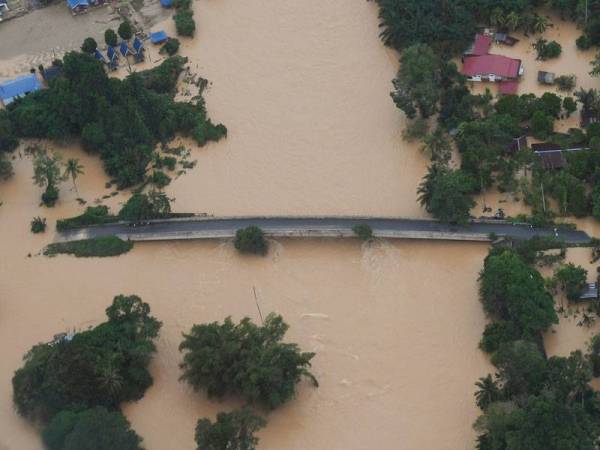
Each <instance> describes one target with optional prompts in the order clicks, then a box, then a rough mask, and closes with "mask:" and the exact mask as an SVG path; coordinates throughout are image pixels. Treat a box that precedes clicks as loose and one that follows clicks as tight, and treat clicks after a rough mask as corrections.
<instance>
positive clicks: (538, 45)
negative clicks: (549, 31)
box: [533, 38, 562, 61]
mask: <svg viewBox="0 0 600 450" xmlns="http://www.w3.org/2000/svg"><path fill="white" fill-rule="evenodd" d="M533 48H534V49H535V50H536V51H537V59H539V60H542V61H545V60H547V59H552V58H558V57H559V56H560V54H561V52H562V47H561V45H560V44H559V43H558V42H556V41H550V42H548V41H547V40H546V39H543V38H539V39H538V40H537V41H536V42H535V43H534V44H533Z"/></svg>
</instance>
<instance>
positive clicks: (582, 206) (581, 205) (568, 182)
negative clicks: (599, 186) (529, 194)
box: [547, 171, 590, 217]
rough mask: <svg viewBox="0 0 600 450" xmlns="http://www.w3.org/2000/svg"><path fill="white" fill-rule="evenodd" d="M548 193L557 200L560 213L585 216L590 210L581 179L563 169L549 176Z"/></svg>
mask: <svg viewBox="0 0 600 450" xmlns="http://www.w3.org/2000/svg"><path fill="white" fill-rule="evenodd" d="M547 191H548V194H549V195H550V196H551V197H553V198H554V199H555V200H556V201H557V202H558V207H559V211H560V213H561V214H562V215H573V216H576V217H585V216H586V215H588V214H589V212H590V201H589V198H588V195H587V192H586V186H585V184H584V182H583V181H581V180H579V179H578V178H577V177H575V176H574V175H572V174H570V173H568V172H566V171H563V172H560V173H558V174H555V175H553V176H551V177H550V178H549V184H548V186H547Z"/></svg>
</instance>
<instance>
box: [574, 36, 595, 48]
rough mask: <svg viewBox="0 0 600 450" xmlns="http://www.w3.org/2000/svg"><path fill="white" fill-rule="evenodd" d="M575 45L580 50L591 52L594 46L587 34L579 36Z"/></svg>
mask: <svg viewBox="0 0 600 450" xmlns="http://www.w3.org/2000/svg"><path fill="white" fill-rule="evenodd" d="M575 44H576V45H577V48H578V49H579V50H589V49H590V48H592V46H593V43H592V40H591V39H590V38H589V36H587V35H586V34H582V35H581V36H579V37H578V38H577V40H576V41H575Z"/></svg>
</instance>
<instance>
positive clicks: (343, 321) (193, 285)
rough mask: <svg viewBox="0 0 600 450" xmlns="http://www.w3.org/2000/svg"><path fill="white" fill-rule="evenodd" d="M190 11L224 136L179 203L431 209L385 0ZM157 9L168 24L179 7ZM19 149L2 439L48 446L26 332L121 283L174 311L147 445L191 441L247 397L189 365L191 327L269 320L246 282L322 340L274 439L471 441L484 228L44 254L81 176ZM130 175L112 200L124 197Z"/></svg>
mask: <svg viewBox="0 0 600 450" xmlns="http://www.w3.org/2000/svg"><path fill="white" fill-rule="evenodd" d="M195 11H196V13H195V18H196V21H197V27H198V32H197V36H196V38H195V39H194V40H193V41H186V42H184V43H183V50H182V52H183V54H184V55H186V56H188V57H189V58H190V60H191V64H192V67H193V68H194V70H195V71H197V72H198V73H199V74H200V75H202V76H203V77H205V78H207V79H208V80H210V81H211V83H212V84H211V86H210V88H209V90H208V93H207V95H206V98H207V105H208V109H209V112H210V115H211V116H212V117H213V119H214V120H215V122H223V123H224V124H226V125H227V126H228V128H229V136H228V138H227V140H225V141H222V142H219V143H218V144H211V145H209V146H207V147H205V148H203V149H194V150H193V153H194V158H195V159H197V160H198V165H197V166H196V168H195V169H193V170H191V171H189V172H188V173H187V174H186V175H184V176H182V177H180V178H179V179H177V180H175V181H174V182H173V183H172V185H171V186H169V189H168V193H169V195H172V196H174V197H175V198H176V202H175V209H176V210H177V211H193V212H206V213H209V214H214V215H262V214H265V215H268V214H292V215H308V214H323V215H325V214H327V215H354V214H356V215H378V216H406V217H424V216H425V213H424V211H423V210H422V209H421V208H420V207H419V205H418V204H417V202H416V198H415V197H416V196H415V191H416V186H417V184H418V182H419V181H420V179H421V177H422V176H423V174H424V172H425V170H426V165H427V160H426V158H425V157H424V156H423V155H421V154H420V152H419V150H418V146H417V145H407V144H406V143H404V142H403V141H402V139H401V131H402V129H403V126H404V121H403V117H402V115H401V114H400V113H399V112H398V111H397V110H396V108H395V107H394V105H393V103H392V101H391V99H390V98H389V91H390V89H391V83H390V80H391V79H392V78H393V77H394V75H395V72H396V70H397V64H398V55H397V54H396V53H395V52H393V51H390V50H388V49H385V48H384V47H383V46H382V45H381V43H380V41H379V39H378V37H377V35H378V28H377V11H376V8H375V6H374V5H373V4H372V3H367V2H365V1H353V2H348V1H347V0H346V1H344V0H329V1H327V2H323V1H317V0H306V1H304V2H298V1H297V0H280V1H278V2H266V1H263V0H261V1H258V0H257V1H254V2H235V1H231V0H219V1H214V0H210V1H209V0H202V1H198V2H196V4H195ZM15 23H16V21H15ZM158 28H163V29H166V30H167V31H168V32H169V33H171V34H172V33H173V27H172V22H171V21H170V20H169V21H167V22H165V23H162V24H160V25H157V26H156V27H155V29H158ZM565 51H567V49H566V48H565ZM578 70H579V68H578ZM582 70H587V67H586V68H585V69H582ZM56 150H58V151H59V152H61V153H62V154H63V156H64V157H65V158H67V157H77V158H79V159H80V160H81V162H82V163H83V165H84V166H85V169H84V170H85V175H83V176H82V177H81V178H80V180H79V181H78V188H79V192H80V195H81V197H83V198H84V199H86V200H87V201H88V203H89V204H93V203H94V200H95V199H98V198H101V197H102V196H105V195H110V193H111V190H110V189H106V188H105V186H104V185H105V182H106V181H107V179H106V177H105V175H104V173H103V171H102V168H101V166H100V163H99V160H98V159H97V158H94V157H91V156H87V155H85V154H84V153H83V152H81V151H80V150H79V149H78V148H77V146H68V147H65V148H60V147H56ZM21 154H22V152H21ZM18 155H19V154H18V153H17V154H16V159H15V160H14V165H15V172H16V175H15V177H14V178H13V179H12V180H10V181H9V182H7V183H3V184H2V185H1V186H0V201H2V202H4V204H3V206H2V207H0V224H1V225H2V227H1V229H2V230H3V233H1V234H0V247H1V248H2V252H3V255H2V256H3V257H2V258H1V259H0V352H1V354H2V355H3V357H4V359H3V364H2V365H1V366H0V450H40V449H41V443H40V441H39V437H38V434H37V432H36V431H35V430H34V429H33V428H32V427H31V426H29V425H28V424H27V423H26V422H25V421H23V420H21V419H20V418H19V417H18V416H17V415H16V414H15V413H14V411H13V407H12V401H11V385H10V379H11V377H12V374H13V372H14V370H15V369H16V368H18V367H19V366H20V364H21V357H22V355H23V354H24V352H25V351H26V350H28V349H29V348H30V347H31V346H32V345H33V344H35V343H37V342H40V341H46V340H48V339H50V338H52V335H53V334H55V333H57V332H60V331H65V330H70V329H85V328H86V327H88V326H91V325H94V324H96V323H98V322H100V321H102V320H103V319H104V308H106V306H108V304H109V303H110V301H111V299H112V297H113V296H114V295H116V294H120V293H124V294H129V293H136V294H139V295H140V296H141V297H142V298H143V299H144V300H145V301H146V302H148V303H149V304H150V305H151V307H152V311H153V313H154V314H155V315H156V316H157V317H158V318H159V319H160V320H162V321H163V323H164V326H163V330H162V333H161V337H160V340H159V342H158V354H157V356H156V359H155V361H154V363H153V364H152V368H151V371H152V374H153V376H154V379H155V384H154V386H153V387H152V388H151V389H150V390H149V391H148V392H147V394H146V396H145V397H144V398H143V399H142V400H141V401H140V402H138V403H136V404H130V405H125V408H124V410H125V413H126V414H127V416H128V417H129V419H130V420H131V421H132V424H133V427H134V429H135V430H136V431H137V432H138V433H139V434H140V435H141V436H142V437H143V438H144V442H145V445H146V448H147V449H148V450H171V449H173V450H192V449H193V448H194V447H195V445H194V442H193V432H194V426H195V423H196V421H197V420H198V418H200V417H204V416H213V415H214V414H216V413H217V412H218V411H221V410H226V409H229V408H232V407H233V406H235V402H233V401H225V402H223V403H218V402H212V401H209V400H207V399H206V397H205V396H204V395H203V394H194V393H193V392H192V391H191V390H190V389H189V388H188V387H187V386H186V385H184V384H182V383H180V382H179V381H178V377H179V375H180V371H179V369H178V363H179V361H180V355H179V353H178V351H177V346H178V344H179V342H180V340H181V333H182V332H183V331H187V330H188V329H189V328H190V326H191V325H192V324H193V323H197V322H207V321H213V320H222V319H223V318H224V317H226V316H228V315H231V316H233V318H234V319H236V320H237V319H240V318H241V317H243V316H246V315H247V316H250V317H252V318H253V319H255V320H259V316H258V311H257V308H256V305H255V302H254V297H253V294H252V289H253V287H255V288H256V290H257V294H258V299H259V304H260V307H261V310H262V312H263V313H264V314H266V313H268V312H271V311H273V312H277V313H281V314H282V315H283V316H284V318H285V319H286V321H287V322H288V323H289V324H290V325H291V329H290V332H289V334H288V336H287V337H288V339H290V340H291V341H295V342H298V343H299V344H300V345H301V347H302V348H303V349H306V350H310V351H315V352H317V356H316V357H315V359H314V366H313V370H314V373H315V374H316V376H317V378H319V381H320V383H321V386H320V387H319V388H318V389H314V388H312V387H311V386H309V385H308V384H302V385H301V387H300V391H299V395H298V398H297V399H296V400H294V401H292V402H290V404H289V405H287V406H286V407H284V408H283V409H281V410H278V411H276V412H274V413H272V414H270V415H269V417H268V420H269V425H268V426H267V428H266V429H264V430H263V431H262V432H261V433H260V437H261V444H260V448H261V449H265V450H282V449H286V450H288V449H289V450H304V449H315V450H320V449H323V450H324V449H332V450H334V449H335V450H337V449H340V450H341V449H351V450H362V449H364V448H369V447H373V448H377V449H382V450H396V449H402V450H440V449H444V450H445V449H448V450H456V449H464V450H471V449H472V448H473V439H474V436H475V433H474V431H473V430H472V428H471V424H472V422H473V421H474V420H475V418H476V417H477V415H478V410H477V408H476V406H475V404H474V401H473V391H474V386H473V383H474V382H475V380H476V379H477V378H478V377H480V376H483V375H485V374H487V373H488V372H489V371H490V370H491V368H490V365H489V363H488V361H487V358H486V357H485V355H484V354H483V353H482V352H480V351H479V350H478V348H477V344H478V341H479V339H480V337H481V333H482V331H483V327H484V324H485V320H484V316H483V311H482V308H481V306H480V304H479V301H478V299H477V283H476V280H477V275H478V272H479V271H480V269H481V267H482V261H483V258H484V257H485V255H486V253H487V248H486V246H485V245H483V244H469V243H441V242H440V243H425V242H418V241H413V242H411V241H404V242H394V243H392V242H384V241H383V242H375V243H372V244H361V243H360V242H358V241H346V242H340V241H318V240H310V241H287V240H281V241H278V242H272V243H271V247H272V251H271V253H270V254H269V256H268V257H267V258H264V259H262V258H248V257H241V256H239V255H238V254H237V253H236V252H235V251H234V249H233V246H232V245H231V243H228V242H215V243H202V242H178V243H169V244H166V243H148V244H141V245H137V246H136V247H135V248H134V250H133V251H132V252H131V253H129V254H127V255H125V256H122V257H119V258H109V259H89V260H82V259H75V258H71V257H57V258H53V259H49V258H44V257H41V256H36V254H37V253H38V252H39V250H40V249H41V248H42V247H43V246H44V245H45V244H46V243H48V242H49V241H51V240H52V239H53V229H54V222H55V220H56V219H57V218H61V217H66V216H71V215H74V214H76V213H78V212H80V211H81V210H82V207H81V206H79V205H78V204H77V202H76V193H75V191H73V190H70V189H71V185H70V183H69V182H65V183H64V184H63V185H62V186H61V200H60V201H59V204H58V205H57V207H56V208H54V209H51V210H48V209H45V208H41V207H39V197H40V193H41V192H40V189H39V188H38V187H36V186H33V184H32V182H31V176H32V168H31V162H30V160H29V159H28V158H26V157H25V156H23V157H22V158H19V156H18ZM126 195H127V194H118V195H116V196H114V197H110V198H107V199H104V200H103V202H104V203H105V204H109V205H111V206H113V207H114V208H118V204H119V202H122V201H123V200H124V199H125V198H126ZM38 215H42V216H44V217H47V218H48V223H49V231H48V232H47V233H46V235H42V236H38V235H33V234H31V233H30V231H29V222H30V221H31V219H32V218H33V217H34V216H38ZM30 253H31V254H32V257H28V254H30ZM577 258H580V259H582V260H583V259H585V258H586V257H585V255H579V256H577ZM590 333H591V330H588V329H583V328H581V327H577V326H576V323H575V322H574V321H571V320H568V321H563V323H561V325H560V326H559V327H557V330H556V333H554V334H552V335H551V336H549V337H548V343H549V347H550V352H551V353H553V352H556V353H558V354H564V353H568V352H569V351H570V350H571V349H573V348H574V347H576V346H583V345H584V342H585V341H586V340H587V339H588V338H589V334H590ZM432 430H433V432H432Z"/></svg>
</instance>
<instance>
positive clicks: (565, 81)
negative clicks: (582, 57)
mask: <svg viewBox="0 0 600 450" xmlns="http://www.w3.org/2000/svg"><path fill="white" fill-rule="evenodd" d="M576 81H577V78H576V77H575V75H561V76H558V77H556V78H555V79H554V82H555V83H556V86H557V87H558V90H559V91H565V92H571V91H572V90H573V89H575V83H576Z"/></svg>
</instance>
